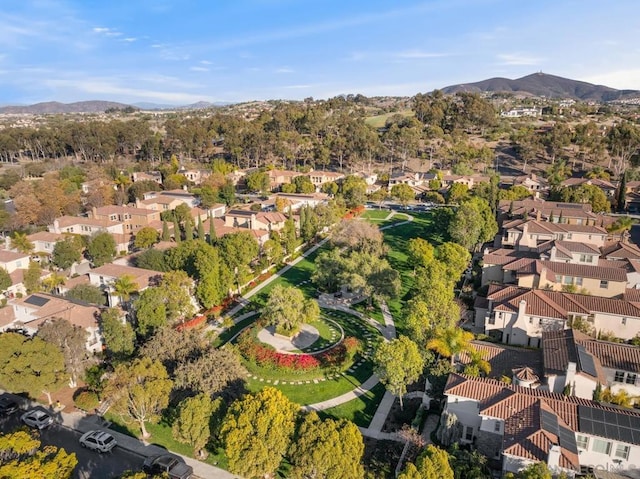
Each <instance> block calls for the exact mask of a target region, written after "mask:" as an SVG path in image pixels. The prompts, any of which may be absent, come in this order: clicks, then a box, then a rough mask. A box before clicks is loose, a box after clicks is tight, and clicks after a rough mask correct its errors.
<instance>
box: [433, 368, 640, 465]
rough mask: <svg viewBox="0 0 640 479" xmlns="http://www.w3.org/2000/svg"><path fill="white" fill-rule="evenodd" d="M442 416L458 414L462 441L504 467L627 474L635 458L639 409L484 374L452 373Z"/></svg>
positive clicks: (639, 453) (639, 454) (639, 456)
mask: <svg viewBox="0 0 640 479" xmlns="http://www.w3.org/2000/svg"><path fill="white" fill-rule="evenodd" d="M444 394H445V396H446V405H445V407H444V412H443V414H448V415H455V418H456V419H457V421H458V423H459V428H460V429H461V430H462V437H461V438H460V441H459V442H461V443H462V444H465V443H466V444H474V445H475V446H476V447H477V449H478V451H479V452H481V453H482V454H484V455H486V456H488V457H490V458H495V459H499V460H501V462H502V470H503V471H504V472H519V471H520V470H522V469H524V468H525V467H527V466H528V465H530V464H533V463H535V462H544V463H546V464H547V465H548V467H549V469H551V471H552V472H553V473H554V474H559V473H562V472H564V473H566V474H567V475H569V476H570V477H574V476H575V475H576V474H586V473H588V472H589V471H590V470H593V469H594V468H596V469H604V470H616V471H625V470H629V469H633V468H635V467H636V466H635V465H636V464H639V462H638V461H640V413H638V412H636V411H634V410H630V409H622V408H616V407H611V406H607V405H601V404H599V403H596V402H593V401H589V400H588V399H583V398H579V397H575V396H565V395H562V394H558V393H553V392H549V391H545V390H543V389H541V388H538V389H532V388H528V387H523V386H520V385H516V384H505V383H504V382H501V381H497V380H495V379H488V378H474V377H469V376H464V375H462V374H450V375H449V378H448V380H447V384H446V386H445V390H444Z"/></svg>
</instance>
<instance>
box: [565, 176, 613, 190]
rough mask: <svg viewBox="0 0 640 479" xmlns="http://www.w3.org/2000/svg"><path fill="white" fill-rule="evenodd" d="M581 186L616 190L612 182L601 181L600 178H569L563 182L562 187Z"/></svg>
mask: <svg viewBox="0 0 640 479" xmlns="http://www.w3.org/2000/svg"><path fill="white" fill-rule="evenodd" d="M580 185H594V186H598V187H600V188H604V189H608V190H615V188H616V187H615V186H613V184H611V182H609V181H606V180H601V179H600V178H569V179H567V180H564V181H563V182H562V186H569V187H571V186H580Z"/></svg>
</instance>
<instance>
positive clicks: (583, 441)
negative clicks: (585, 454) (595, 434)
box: [576, 434, 589, 449]
mask: <svg viewBox="0 0 640 479" xmlns="http://www.w3.org/2000/svg"><path fill="white" fill-rule="evenodd" d="M576 444H577V445H578V447H579V448H580V449H588V448H589V438H588V437H587V436H581V435H580V434H578V435H577V436H576Z"/></svg>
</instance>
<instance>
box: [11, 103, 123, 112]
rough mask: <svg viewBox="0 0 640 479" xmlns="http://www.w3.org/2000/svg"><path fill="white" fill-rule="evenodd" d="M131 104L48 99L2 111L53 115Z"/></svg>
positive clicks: (102, 109)
mask: <svg viewBox="0 0 640 479" xmlns="http://www.w3.org/2000/svg"><path fill="white" fill-rule="evenodd" d="M128 106H129V105H125V104H124V103H116V102H113V101H97V100H93V101H78V102H75V103H59V102H57V101H48V102H44V103H36V104H34V105H26V106H5V107H2V108H0V113H9V114H31V115H51V114H59V113H100V112H103V111H105V110H107V109H109V108H127V107H128Z"/></svg>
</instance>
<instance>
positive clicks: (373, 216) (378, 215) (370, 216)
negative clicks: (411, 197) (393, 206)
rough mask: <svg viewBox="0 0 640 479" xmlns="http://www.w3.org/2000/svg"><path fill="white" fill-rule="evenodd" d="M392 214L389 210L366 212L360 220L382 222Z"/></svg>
mask: <svg viewBox="0 0 640 479" xmlns="http://www.w3.org/2000/svg"><path fill="white" fill-rule="evenodd" d="M390 214H391V211H389V210H366V211H365V212H364V213H362V214H361V215H360V218H364V219H365V220H370V221H382V220H385V219H386V218H387V216H389V215H390Z"/></svg>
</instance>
